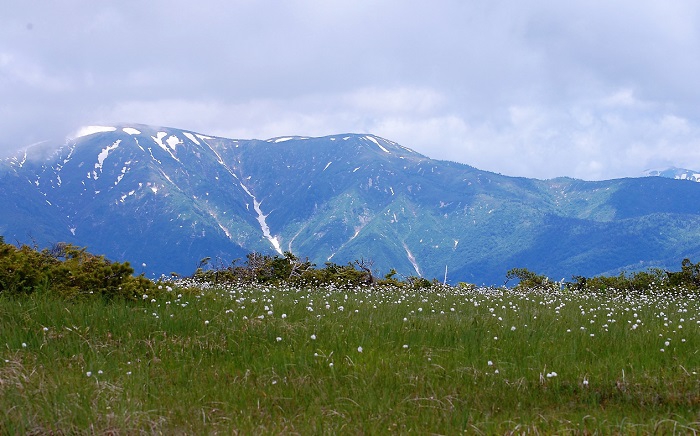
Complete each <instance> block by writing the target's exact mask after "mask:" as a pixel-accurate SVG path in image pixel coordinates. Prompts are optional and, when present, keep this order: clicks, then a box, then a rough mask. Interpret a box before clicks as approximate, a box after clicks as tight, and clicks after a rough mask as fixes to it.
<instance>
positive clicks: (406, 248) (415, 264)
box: [403, 242, 423, 277]
mask: <svg viewBox="0 0 700 436" xmlns="http://www.w3.org/2000/svg"><path fill="white" fill-rule="evenodd" d="M403 249H404V250H406V256H407V257H408V261H409V262H411V265H413V269H414V270H416V274H418V277H423V274H421V272H420V267H419V266H418V262H416V258H415V257H414V256H413V253H411V250H409V249H408V245H406V243H405V242H403Z"/></svg>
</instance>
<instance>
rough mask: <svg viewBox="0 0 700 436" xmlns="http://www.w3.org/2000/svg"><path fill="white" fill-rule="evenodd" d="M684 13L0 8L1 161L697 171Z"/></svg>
mask: <svg viewBox="0 0 700 436" xmlns="http://www.w3.org/2000/svg"><path fill="white" fill-rule="evenodd" d="M699 78H700V2H697V1H696V0H664V1H657V0H653V1H648V0H629V1H628V0H616V1H610V0H583V1H582V0H569V1H565V2H564V1H559V0H550V1H545V0H532V1H499V0H484V1H474V0H431V1H424V0H420V1H418V0H276V1H272V0H269V1H268V0H257V1H256V0H197V1H194V0H187V1H183V0H150V1H148V0H120V1H106V0H61V1H51V2H48V1H45V0H0V154H2V155H9V154H10V153H13V152H16V151H17V150H19V149H22V148H25V147H26V146H28V145H30V144H33V143H37V142H40V141H44V140H58V141H59V142H60V141H64V140H65V138H67V137H70V136H71V135H72V134H74V133H75V132H77V131H78V130H79V129H80V128H81V127H83V126H87V125H113V124H124V123H127V124H128V123H140V124H151V125H156V126H168V127H176V128H183V129H188V130H193V131H195V132H199V133H204V134H209V135H217V136H223V137H228V138H236V139H252V138H255V139H267V138H272V137H277V136H286V135H304V136H324V135H332V134H340V133H372V134H375V135H378V136H381V137H384V138H387V139H390V140H392V141H396V142H398V143H400V144H401V145H403V146H406V147H410V148H412V149H414V150H416V151H418V152H420V153H422V154H425V155H427V156H429V157H431V158H435V159H443V160H451V161H456V162H461V163H466V164H469V165H472V166H474V167H477V168H479V169H483V170H488V171H494V172H498V173H501V174H505V175H510V176H523V177H533V178H539V179H547V178H553V177H558V176H569V177H575V178H580V179H584V180H602V179H611V178H618V177H636V176H640V175H642V174H643V172H644V171H645V170H647V169H658V168H665V167H669V166H677V167H681V168H687V169H693V170H698V171H699V172H700V79H699Z"/></svg>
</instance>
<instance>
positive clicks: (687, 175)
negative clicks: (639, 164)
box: [644, 167, 700, 182]
mask: <svg viewBox="0 0 700 436" xmlns="http://www.w3.org/2000/svg"><path fill="white" fill-rule="evenodd" d="M644 175H645V176H647V177H666V178H669V179H676V180H690V181H693V182H700V171H695V170H689V169H685V168H678V167H668V168H662V169H649V170H646V171H644Z"/></svg>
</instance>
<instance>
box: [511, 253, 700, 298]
mask: <svg viewBox="0 0 700 436" xmlns="http://www.w3.org/2000/svg"><path fill="white" fill-rule="evenodd" d="M506 277H507V279H508V280H512V279H517V280H518V283H517V285H516V286H515V287H517V288H527V289H532V288H540V289H561V288H562V287H563V288H565V289H568V290H571V291H588V292H602V291H605V290H609V289H615V290H616V291H623V292H635V291H636V292H643V291H678V290H682V291H686V292H700V262H699V263H692V262H691V261H690V259H683V262H682V263H681V270H680V271H667V270H665V269H661V268H650V269H647V270H646V271H638V272H633V273H625V272H621V273H620V274H619V275H617V276H595V277H583V276H573V277H572V281H570V282H566V281H564V282H556V281H552V280H551V279H550V278H549V277H547V276H545V275H542V274H537V273H535V272H532V271H530V270H528V269H526V268H514V269H511V270H510V271H508V273H507V274H506ZM506 283H507V282H506Z"/></svg>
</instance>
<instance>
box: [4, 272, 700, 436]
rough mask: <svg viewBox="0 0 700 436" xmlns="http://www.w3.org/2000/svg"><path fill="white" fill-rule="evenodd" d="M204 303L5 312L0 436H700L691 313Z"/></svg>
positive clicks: (653, 306) (244, 290)
mask: <svg viewBox="0 0 700 436" xmlns="http://www.w3.org/2000/svg"><path fill="white" fill-rule="evenodd" d="M203 288H204V289H199V290H198V289H193V288H188V289H186V290H183V289H181V288H178V287H177V286H176V287H175V289H174V290H172V291H170V292H165V293H164V294H165V295H164V296H163V297H159V298H158V299H157V300H156V301H151V298H150V297H148V298H144V300H143V301H141V302H138V303H127V302H109V303H106V302H102V301H100V300H92V301H74V302H66V301H62V300H59V299H55V298H51V297H47V296H33V297H25V298H6V297H5V298H2V297H0V346H1V347H2V348H0V433H1V434H5V433H11V434H15V433H32V432H34V433H42V432H45V433H51V432H54V433H110V432H114V433H129V434H131V433H137V432H147V433H167V434H172V433H197V434H201V433H214V432H223V433H227V434H228V433H235V432H240V433H244V434H250V433H300V434H319V433H320V434H324V433H327V434H338V433H344V434H347V433H350V434H356V433H370V434H376V433H388V432H392V431H395V432H399V433H407V432H418V433H423V434H424V433H440V434H455V433H459V432H466V433H470V434H472V433H481V432H483V433H488V434H491V433H509V432H517V433H520V432H528V431H531V432H535V431H538V432H542V433H559V434H562V433H564V434H565V433H583V432H602V433H640V434H645V433H654V432H659V433H673V432H679V433H687V432H693V431H700V412H698V411H699V410H700V377H699V376H698V372H699V371H700V352H699V351H698V350H700V336H699V335H698V333H699V332H700V324H699V323H700V318H698V313H699V311H698V309H699V306H700V302H699V301H698V297H696V296H687V295H685V296H684V295H682V294H681V293H680V292H679V293H678V294H677V295H669V294H663V295H662V294H659V295H654V294H638V295H621V294H619V293H616V292H614V291H609V292H607V293H605V294H600V295H593V294H588V295H576V294H571V293H564V292H562V293H556V294H549V295H545V294H544V293H541V292H537V291H531V292H519V291H512V290H511V291H508V290H494V289H478V290H467V289H459V288H440V289H432V290H422V291H414V290H405V291H404V290H400V289H396V288H385V289H381V290H376V289H375V290H363V289H335V288H319V289H304V290H295V289H290V288H272V287H263V286H260V287H249V286H240V287H236V286H232V287H229V288H218V289H207V288H206V287H203ZM635 314H636V316H635ZM635 325H636V327H633V326H635ZM313 338H315V339H313ZM666 342H668V345H666ZM359 347H361V351H360V349H359ZM661 349H663V351H661ZM553 373H556V376H554V374H553ZM88 374H89V375H88Z"/></svg>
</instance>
